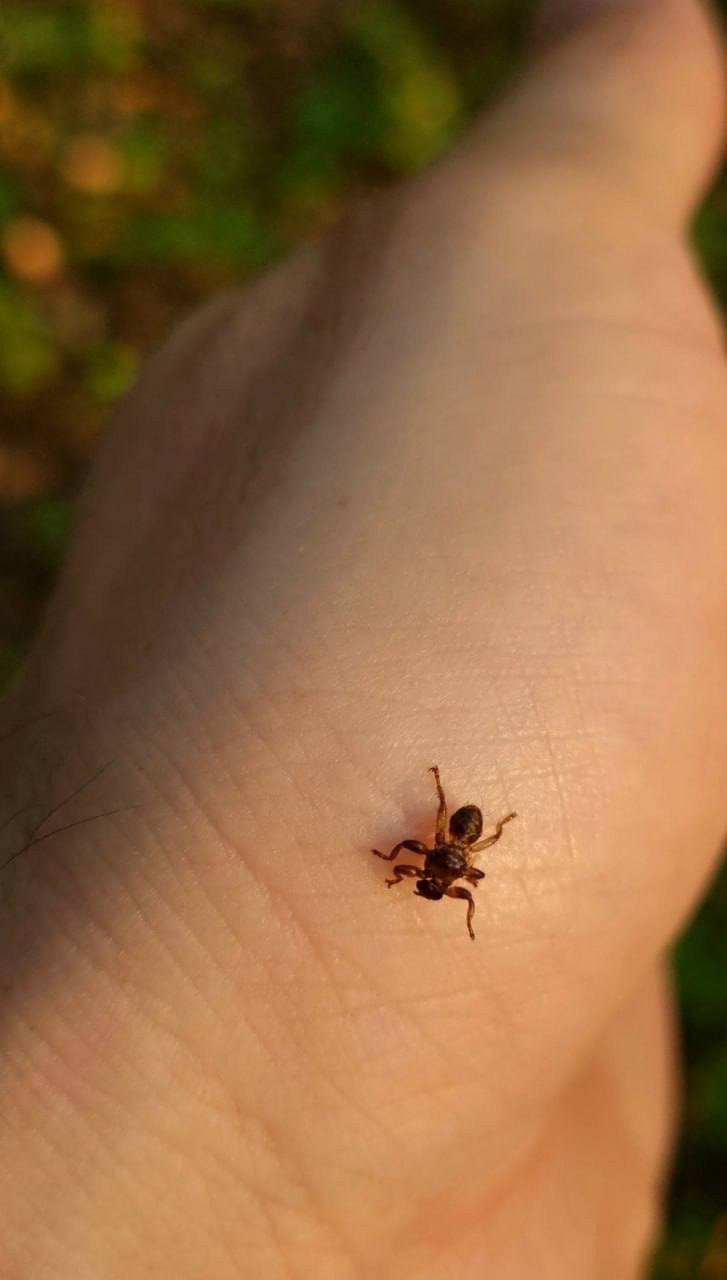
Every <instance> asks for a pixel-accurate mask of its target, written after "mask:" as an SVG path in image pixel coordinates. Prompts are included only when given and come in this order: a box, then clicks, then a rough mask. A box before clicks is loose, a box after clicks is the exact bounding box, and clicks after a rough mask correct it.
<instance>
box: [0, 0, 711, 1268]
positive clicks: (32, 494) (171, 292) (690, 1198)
mask: <svg viewBox="0 0 727 1280" xmlns="http://www.w3.org/2000/svg"><path fill="white" fill-rule="evenodd" d="M531 7H532V6H531V5H530V4H529V3H527V2H526V0H509V2H508V0H371V2H369V0H3V8H2V12H1V13H0V681H2V682H6V681H8V680H9V679H11V678H12V675H13V672H14V671H15V670H16V669H17V667H18V665H19V663H20V662H21V660H22V657H23V654H24V652H25V651H26V649H27V646H28V643H29V640H30V638H31V636H32V634H33V631H34V628H35V626H36V624H37V621H38V617H39V613H40V611H41V609H42V607H43V603H44V601H45V599H46V596H47V593H48V590H49V588H50V586H51V584H52V582H53V578H54V575H55V572H56V569H57V566H58V563H59V560H60V557H61V556H62V554H63V548H64V544H65V540H66V536H67V532H68V529H69V526H70V523H71V519H72V513H73V502H74V495H75V493H76V491H77V489H78V485H79V483H80V481H81V480H82V478H83V474H84V472H85V470H86V467H87V464H88V462H89V459H90V458H91V456H92V454H93V451H94V447H95V444H96V441H97V439H98V435H99V432H100V430H101V429H102V427H103V423H104V421H105V419H106V418H107V416H108V412H109V409H110V407H111V405H112V404H113V403H114V401H115V400H116V399H117V398H118V397H119V396H120V395H121V394H122V393H123V391H124V390H125V388H126V387H128V386H129V384H130V383H131V381H132V380H133V379H134V376H135V374H136V370H137V369H138V367H139V364H140V362H141V361H142V360H143V358H144V356H145V354H146V353H147V352H148V351H149V350H150V348H152V347H153V346H154V345H155V344H157V343H158V342H159V341H160V340H161V339H162V338H163V337H164V335H165V334H166V333H167V332H168V331H169V329H170V327H171V325H172V324H173V322H174V320H175V318H176V317H177V316H178V315H179V314H180V312H181V311H183V310H184V309H187V308H189V307H190V306H192V305H194V304H195V303H197V302H198V301H200V300H201V299H203V298H204V297H206V296H207V295H208V294H209V293H210V291H212V290H215V289H218V288H219V287H221V286H224V285H226V284H229V283H231V282H233V281H239V280H240V279H241V278H244V277H246V276H247V275H249V274H251V273H253V272H255V271H257V270H259V269H260V268H261V267H263V266H264V265H265V264H266V263H268V262H271V261H273V260H275V259H276V258H277V257H279V256H280V255H281V254H284V253H285V252H286V251H287V250H288V249H289V248H290V247H291V246H293V245H294V244H295V243H296V242H297V241H298V240H300V239H301V238H302V237H305V236H308V235H310V234H312V233H315V232H316V231H318V230H319V229H320V228H322V227H324V226H325V225H326V224H328V223H329V222H331V221H332V220H333V219H334V218H335V217H336V216H337V214H338V213H339V211H340V209H341V208H342V206H343V204H344V202H345V200H346V199H347V198H348V197H350V195H351V193H352V192H353V191H356V190H360V189H362V188H366V187H369V186H371V185H372V184H376V183H381V182H384V181H387V180H389V179H391V178H393V177H396V176H397V175H400V174H406V173H410V172H412V171H415V170H417V169H419V168H421V167H422V166H424V165H426V164H427V163H428V162H429V161H430V160H432V159H433V157H435V156H436V155H437V154H438V153H439V152H441V151H442V150H443V149H444V148H446V147H447V145H448V144H449V143H450V142H451V140H452V139H453V138H454V137H456V136H457V134H458V133H459V132H460V130H461V129H462V128H463V127H464V126H465V125H466V122H467V119H468V118H469V117H470V116H471V114H472V112H473V111H474V110H476V109H477V108H478V107H479V106H480V105H481V104H482V103H484V102H486V101H487V100H488V99H489V98H491V97H492V96H493V95H494V94H495V93H497V91H498V90H499V89H500V87H501V86H502V84H503V82H504V81H505V80H506V78H507V76H508V75H509V74H510V73H511V71H512V69H513V67H514V66H515V65H516V64H517V60H518V57H519V56H520V52H521V50H522V47H523V40H524V36H525V31H526V23H527V17H528V11H529V10H530V9H531ZM722 9H723V11H724V10H727V0H724V2H723V4H722ZM694 239H695V243H696V246H697V249H698V251H699V254H700V256H701V259H702V262H703V263H704V267H705V270H706V272H707V274H708V275H709V277H710V279H711V280H712V282H713V285H714V288H715V290H716V292H717V294H718V296H719V298H720V299H721V301H722V303H723V304H724V305H725V306H727V182H726V181H724V180H722V181H720V182H718V183H717V185H716V187H715V189H714V191H713V193H712V195H711V197H710V199H709V201H708V202H707V205H706V207H705V208H704V210H703V211H702V212H701V214H700V215H699V217H698V219H697V222H696V225H695V228H694ZM676 969H677V977H678V984H679V989H680V995H681V1008H682V1020H683V1026H684V1038H685V1045H686V1103H685V1115H684V1126H683V1133H682V1141H681V1149H680V1153H679V1158H678V1163H677V1167H676V1170H675V1176H674V1181H673V1187H672V1193H671V1198H670V1207H669V1222H668V1229H667V1232H666V1236H665V1239H664V1242H663V1246H662V1248H661V1249H660V1251H659V1255H658V1257H657V1259H656V1261H655V1264H654V1280H657V1278H658V1280H697V1278H698V1280H727V876H725V875H723V876H722V877H721V878H720V879H719V881H718V882H717V884H716V885H715V887H714V888H713V891H712V893H711V895H710V897H709V899H708V901H707V903H706V904H705V906H704V907H703V909H702V910H701V912H700V914H699V916H698V917H697V919H696V921H695V922H694V923H693V925H692V927H691V929H690V930H689V932H688V934H687V936H686V937H685V938H684V939H683V941H682V942H681V944H680V945H679V947H678V948H677V952H676ZM584 1280H585V1278H584Z"/></svg>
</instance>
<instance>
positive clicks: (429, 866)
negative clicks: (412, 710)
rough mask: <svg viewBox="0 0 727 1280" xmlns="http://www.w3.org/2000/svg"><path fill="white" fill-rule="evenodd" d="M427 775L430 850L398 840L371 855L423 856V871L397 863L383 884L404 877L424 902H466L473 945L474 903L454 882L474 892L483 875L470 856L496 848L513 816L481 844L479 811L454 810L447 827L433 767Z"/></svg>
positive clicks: (473, 806) (415, 842) (390, 857)
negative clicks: (433, 812) (431, 808)
mask: <svg viewBox="0 0 727 1280" xmlns="http://www.w3.org/2000/svg"><path fill="white" fill-rule="evenodd" d="M429 772H430V773H433V774H434V783H435V786H436V788H437V796H438V799H439V808H438V810H437V828H436V835H435V839H434V848H433V849H429V848H427V846H426V845H425V844H422V842H421V840H400V841H399V843H398V844H395V845H394V848H393V849H392V850H391V853H381V852H380V850H379V849H372V850H371V852H372V853H375V854H376V857H377V858H383V859H384V861H385V862H393V861H394V858H395V857H396V856H397V854H398V853H399V850H400V849H408V850H409V852H410V853H423V854H424V858H425V861H424V866H423V867H414V866H411V865H409V864H407V863H399V865H398V867H394V877H393V879H392V880H387V881H386V883H387V885H388V886H389V888H391V886H392V885H393V884H400V883H401V881H402V880H403V879H404V876H417V877H418V879H417V883H416V887H415V889H414V892H415V893H418V894H419V897H420V898H428V899H429V901H430V902H438V901H439V899H440V898H445V897H446V898H464V899H466V901H467V904H468V905H467V928H468V930H469V935H470V937H471V938H472V941H473V942H474V937H475V931H474V929H473V928H472V917H473V915H474V914H475V901H474V898H473V897H472V894H471V893H470V891H469V889H463V888H462V887H461V886H457V885H455V883H454V882H455V880H466V881H467V882H468V884H471V885H472V887H473V888H474V889H476V888H477V885H478V883H479V881H480V880H483V879H484V876H485V873H484V871H480V869H479V867H473V866H472V855H473V854H475V853H479V852H481V850H482V849H489V848H490V847H491V846H492V845H493V844H496V843H497V841H498V840H499V839H500V836H501V835H502V828H503V827H504V825H505V823H506V822H512V819H513V818H516V817H517V814H516V813H508V815H507V817H506V818H501V819H500V821H499V822H497V823H496V824H495V830H494V832H493V834H492V835H491V836H486V837H485V839H484V840H480V836H481V835H482V811H481V810H480V809H478V808H477V805H476V804H465V805H463V806H462V808H461V809H457V810H456V811H455V812H454V813H453V814H452V816H451V818H450V819H449V825H447V801H446V799H445V796H444V791H443V789H442V783H441V781H440V778H439V769H438V768H437V766H436V764H435V765H432V767H431V769H430V770H429ZM478 841H479V843H477V842H478Z"/></svg>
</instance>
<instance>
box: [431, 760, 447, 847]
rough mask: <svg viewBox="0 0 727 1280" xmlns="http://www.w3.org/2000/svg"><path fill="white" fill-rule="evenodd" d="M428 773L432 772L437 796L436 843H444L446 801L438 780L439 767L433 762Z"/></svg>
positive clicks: (445, 836)
mask: <svg viewBox="0 0 727 1280" xmlns="http://www.w3.org/2000/svg"><path fill="white" fill-rule="evenodd" d="M429 772H430V773H433V774H434V785H435V786H436V788H437V795H438V796H439V808H438V810H437V844H445V843H446V840H447V801H446V800H445V798H444V788H443V787H442V784H441V782H440V780H439V769H438V768H437V766H436V764H433V765H432V767H431V769H430V770H429Z"/></svg>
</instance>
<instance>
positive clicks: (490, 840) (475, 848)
mask: <svg viewBox="0 0 727 1280" xmlns="http://www.w3.org/2000/svg"><path fill="white" fill-rule="evenodd" d="M513 818H517V814H516V813H508V815H507V817H506V818H501V819H500V821H499V822H498V823H496V824H495V834H494V835H491V836H488V837H487V839H486V840H480V843H479V844H473V845H472V848H471V850H470V852H471V853H479V852H480V850H482V849H489V848H490V846H491V845H493V844H497V842H498V840H499V839H500V836H501V835H502V828H503V827H504V825H505V823H506V822H512V820H513Z"/></svg>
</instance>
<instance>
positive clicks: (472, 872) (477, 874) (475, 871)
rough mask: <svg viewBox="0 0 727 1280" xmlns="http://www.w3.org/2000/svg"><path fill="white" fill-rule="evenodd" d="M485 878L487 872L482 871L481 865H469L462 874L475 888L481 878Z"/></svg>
mask: <svg viewBox="0 0 727 1280" xmlns="http://www.w3.org/2000/svg"><path fill="white" fill-rule="evenodd" d="M484 878H485V873H484V871H480V869H479V867H468V868H467V870H466V871H465V873H464V875H463V876H462V879H463V880H468V881H469V883H470V884H471V885H472V886H473V888H475V889H476V888H477V885H478V884H479V882H480V880H484Z"/></svg>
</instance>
